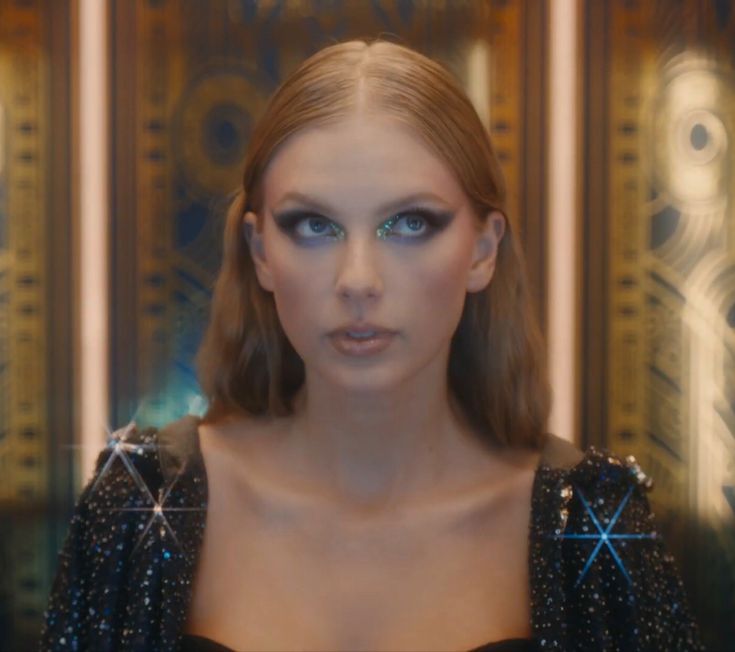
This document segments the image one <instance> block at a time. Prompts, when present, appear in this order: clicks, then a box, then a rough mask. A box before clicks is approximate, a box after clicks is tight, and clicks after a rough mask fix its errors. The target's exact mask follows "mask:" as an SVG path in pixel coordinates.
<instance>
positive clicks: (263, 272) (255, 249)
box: [242, 211, 273, 292]
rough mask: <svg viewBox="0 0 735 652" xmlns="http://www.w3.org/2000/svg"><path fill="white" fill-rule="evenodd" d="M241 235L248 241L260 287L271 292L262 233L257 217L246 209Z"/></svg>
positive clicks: (270, 278) (271, 286)
mask: <svg viewBox="0 0 735 652" xmlns="http://www.w3.org/2000/svg"><path fill="white" fill-rule="evenodd" d="M242 228H243V237H244V238H245V240H246V241H247V243H248V248H249V249H250V256H251V258H252V259H253V263H254V264H255V273H256V274H257V276H258V282H259V283H260V285H261V287H262V288H263V289H264V290H267V291H268V292H273V277H272V275H271V272H270V268H269V267H268V261H267V260H266V257H265V246H264V243H263V233H262V232H261V231H258V217H257V215H256V214H255V213H253V212H252V211H248V212H247V213H245V215H244V216H243V222H242Z"/></svg>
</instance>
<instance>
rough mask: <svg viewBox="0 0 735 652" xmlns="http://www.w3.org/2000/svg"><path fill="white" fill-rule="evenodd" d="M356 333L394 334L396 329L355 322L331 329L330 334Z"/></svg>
mask: <svg viewBox="0 0 735 652" xmlns="http://www.w3.org/2000/svg"><path fill="white" fill-rule="evenodd" d="M348 332H349V333H356V334H358V335H361V334H365V333H376V334H377V335H387V334H393V333H395V331H392V330H390V329H389V328H385V327H383V326H379V325H378V324H370V323H368V322H359V323H353V324H345V325H344V326H340V327H339V328H335V329H334V330H333V331H331V332H330V333H329V334H330V335H345V334H346V333H348Z"/></svg>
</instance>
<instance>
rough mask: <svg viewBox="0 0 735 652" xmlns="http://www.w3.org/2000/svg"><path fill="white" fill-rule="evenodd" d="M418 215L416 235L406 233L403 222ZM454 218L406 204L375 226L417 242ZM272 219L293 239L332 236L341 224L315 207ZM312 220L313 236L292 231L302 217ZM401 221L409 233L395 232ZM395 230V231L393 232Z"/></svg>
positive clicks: (407, 240) (288, 211) (277, 215)
mask: <svg viewBox="0 0 735 652" xmlns="http://www.w3.org/2000/svg"><path fill="white" fill-rule="evenodd" d="M417 217H418V218H420V219H421V220H422V221H423V222H420V224H422V230H421V231H420V232H416V235H410V233H411V229H409V228H406V227H407V224H408V223H410V222H411V221H412V218H417ZM453 218H454V213H452V212H451V211H440V210H436V209H433V208H429V207H428V206H409V207H408V208H404V209H402V210H400V211H396V212H395V213H393V214H392V215H391V216H390V217H389V218H388V219H387V220H384V221H383V222H381V223H380V224H379V225H377V226H376V229H377V230H379V231H381V232H384V233H386V235H387V237H388V238H389V239H396V240H400V241H405V242H409V243H410V242H412V241H414V242H421V241H425V240H427V239H429V238H431V237H432V236H434V235H436V234H437V233H439V232H440V231H441V230H442V229H444V227H446V226H447V225H448V224H449V222H451V221H452V219H453ZM273 219H274V221H275V222H276V224H277V225H278V227H279V228H280V229H281V230H282V231H284V232H285V233H287V234H288V235H289V236H291V237H292V238H293V239H295V240H297V241H309V240H316V239H317V238H320V236H323V235H326V236H335V235H337V234H339V233H340V232H341V231H342V228H341V226H340V225H339V224H338V223H336V222H333V221H332V220H331V219H329V218H328V217H325V216H324V215H321V214H320V213H317V212H315V211H311V210H305V209H300V208H295V209H289V210H285V211H280V212H278V213H274V214H273ZM309 219H311V220H315V222H316V224H319V225H320V230H319V232H315V233H314V235H313V236H310V237H304V236H301V235H299V234H298V233H296V227H297V226H298V225H299V224H300V223H301V222H302V221H303V220H309ZM398 225H403V227H404V228H403V229H402V231H403V233H409V235H403V234H402V233H398V234H396V231H397V226H398ZM394 234H395V235H394Z"/></svg>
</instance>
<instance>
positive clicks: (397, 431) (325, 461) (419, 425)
mask: <svg viewBox="0 0 735 652" xmlns="http://www.w3.org/2000/svg"><path fill="white" fill-rule="evenodd" d="M440 369H441V371H440ZM444 369H445V368H440V367H439V366H437V372H436V373H433V374H432V373H422V374H421V375H420V376H417V377H415V378H413V379H411V380H409V381H405V382H402V383H400V385H399V386H397V387H394V388H391V390H390V391H389V392H377V391H376V392H372V393H371V392H369V391H366V390H365V389H364V388H362V389H361V390H359V391H352V392H350V391H347V390H345V389H344V388H343V387H339V388H337V387H335V386H334V385H333V384H331V385H330V383H328V382H326V381H325V380H324V379H323V378H320V377H309V375H308V372H307V379H306V382H305V385H304V387H303V388H302V390H301V392H300V394H299V395H298V396H297V399H296V401H295V404H294V407H295V414H294V418H293V420H292V422H291V423H292V428H291V430H290V436H289V440H290V447H289V448H290V451H289V452H290V459H291V463H292V464H293V465H294V467H297V468H298V469H299V472H300V473H304V474H306V475H308V476H312V477H314V478H317V483H318V484H319V485H322V486H324V485H326V486H325V487H324V490H325V491H327V492H328V493H329V494H330V495H332V496H334V498H335V499H337V501H338V502H346V503H348V504H353V505H359V506H361V507H376V506H385V505H386V504H390V503H393V502H397V501H400V500H404V499H407V498H410V497H413V496H420V495H422V494H428V493H430V492H431V491H432V490H433V491H436V490H437V488H438V487H439V486H441V485H442V483H446V482H448V481H449V479H450V475H451V474H452V472H453V473H454V476H455V478H456V477H457V476H460V475H463V474H464V473H465V472H466V471H467V470H468V464H472V463H473V460H474V463H477V462H479V461H480V460H481V459H482V456H481V455H478V449H479V448H481V447H482V443H481V442H479V441H477V440H475V439H474V438H473V436H472V435H471V431H470V429H469V427H468V426H467V424H466V422H465V420H464V418H463V416H462V414H461V411H460V410H459V409H458V408H457V406H456V404H455V402H454V401H453V400H452V398H451V396H450V393H449V391H448V385H447V382H446V373H445V371H444ZM424 371H427V370H424ZM428 371H430V370H428ZM294 467H292V468H294Z"/></svg>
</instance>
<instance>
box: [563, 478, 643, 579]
mask: <svg viewBox="0 0 735 652" xmlns="http://www.w3.org/2000/svg"><path fill="white" fill-rule="evenodd" d="M634 488H635V487H634V486H631V487H630V489H628V493H626V494H625V497H624V498H623V499H622V500H621V501H620V504H619V505H618V508H617V509H616V510H615V514H614V515H613V517H612V518H611V519H610V522H609V523H608V526H607V528H605V529H603V527H602V525H601V524H600V521H599V520H598V518H597V516H596V515H595V513H594V511H593V510H592V507H591V506H590V504H589V503H588V502H587V500H586V499H585V497H584V494H583V493H582V491H581V490H580V489H579V487H576V486H575V489H576V491H577V494H578V495H579V499H580V500H581V501H582V504H583V505H584V508H585V509H586V510H587V513H588V514H589V515H590V518H591V519H592V522H593V523H594V524H595V527H596V528H597V534H587V533H584V534H582V533H574V532H570V533H566V532H564V533H563V534H554V535H551V537H552V538H553V539H598V541H597V545H596V546H595V548H594V550H593V551H592V553H591V554H590V556H589V559H588V560H587V563H586V564H585V566H584V568H583V569H582V572H581V573H580V575H579V577H578V578H577V581H576V583H575V584H574V587H575V588H576V587H578V586H579V585H580V584H581V583H582V580H583V579H584V576H585V575H586V574H587V571H588V570H589V569H590V567H591V566H592V563H593V562H594V560H595V558H596V557H597V555H598V553H599V552H600V550H601V549H602V546H603V545H606V546H607V548H608V550H609V551H610V554H611V555H612V556H613V559H614V560H615V562H616V564H617V565H618V568H619V569H620V571H621V572H622V573H623V575H624V576H625V579H626V580H628V583H629V584H631V583H632V579H631V577H630V574H629V573H628V571H627V570H626V568H625V564H623V561H622V559H620V555H618V552H617V551H616V550H615V547H614V546H613V544H612V539H655V538H656V533H655V532H651V533H649V534H626V533H614V534H613V533H611V530H612V529H613V527H614V526H615V523H617V520H618V518H619V517H620V514H621V513H622V511H623V508H624V507H625V505H626V504H627V503H628V499H629V498H630V495H631V493H633V489H634Z"/></svg>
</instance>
